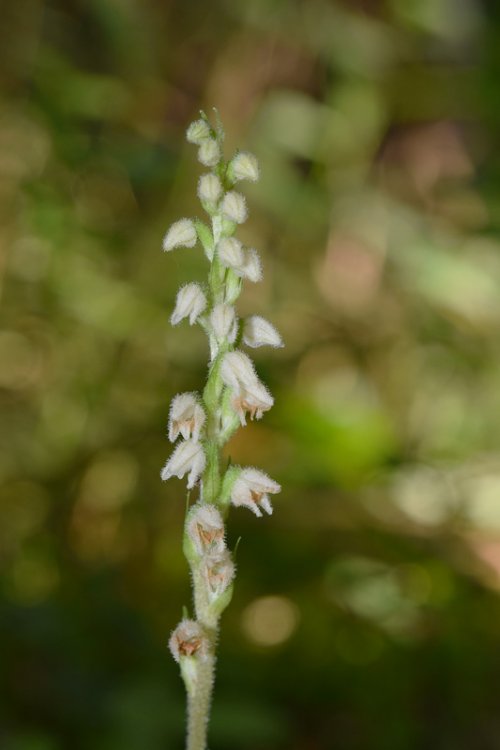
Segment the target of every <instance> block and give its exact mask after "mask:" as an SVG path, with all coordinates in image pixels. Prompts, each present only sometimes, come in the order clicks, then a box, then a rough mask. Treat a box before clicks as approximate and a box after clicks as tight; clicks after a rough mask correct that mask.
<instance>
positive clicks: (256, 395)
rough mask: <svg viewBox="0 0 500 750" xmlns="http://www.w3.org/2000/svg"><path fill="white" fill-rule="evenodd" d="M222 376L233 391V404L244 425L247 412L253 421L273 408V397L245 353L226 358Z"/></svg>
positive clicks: (221, 369)
mask: <svg viewBox="0 0 500 750" xmlns="http://www.w3.org/2000/svg"><path fill="white" fill-rule="evenodd" d="M220 376H221V378H222V381H223V382H224V383H225V385H227V386H228V387H229V388H230V389H231V391H232V399H231V404H232V406H233V409H234V410H235V411H236V413H237V414H238V417H239V419H240V422H241V424H242V425H245V424H246V413H247V412H249V414H250V418H251V419H255V418H256V419H260V418H261V417H262V415H263V414H264V412H266V411H269V409H270V408H271V407H272V406H273V404H274V399H273V397H272V396H271V394H270V393H269V391H268V390H267V388H266V386H265V385H264V384H263V383H261V381H260V380H259V379H258V377H257V375H256V373H255V369H254V366H253V363H252V360H251V359H250V357H247V355H246V354H244V353H243V352H240V351H239V350H236V351H234V352H228V353H227V354H226V355H225V356H224V359H223V360H222V364H221V368H220Z"/></svg>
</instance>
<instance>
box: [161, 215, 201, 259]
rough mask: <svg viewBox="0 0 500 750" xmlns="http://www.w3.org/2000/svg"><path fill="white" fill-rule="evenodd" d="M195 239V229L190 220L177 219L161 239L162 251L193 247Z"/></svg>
mask: <svg viewBox="0 0 500 750" xmlns="http://www.w3.org/2000/svg"><path fill="white" fill-rule="evenodd" d="M197 239H198V237H197V235H196V229H195V226H194V223H193V222H192V221H191V219H179V221H176V222H175V224H172V226H171V227H170V229H169V230H168V232H167V233H166V235H165V237H164V238H163V249H164V250H165V251H166V252H169V251H170V250H173V249H174V247H194V246H195V245H196V240H197Z"/></svg>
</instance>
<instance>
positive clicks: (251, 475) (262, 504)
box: [231, 468, 281, 517]
mask: <svg viewBox="0 0 500 750" xmlns="http://www.w3.org/2000/svg"><path fill="white" fill-rule="evenodd" d="M277 492H281V487H280V485H279V484H278V483H277V482H275V481H274V480H273V479H271V477H269V476H268V475H267V474H265V473H264V472H263V471H259V470H258V469H254V468H247V469H242V470H241V473H240V475H239V476H238V478H237V479H236V481H235V483H234V484H233V488H232V491H231V502H232V504H233V505H235V506H240V505H244V506H245V507H247V508H249V509H250V510H251V511H252V512H253V513H255V515H256V516H259V517H260V516H262V512H261V508H262V509H263V510H265V511H266V513H269V515H271V513H272V512H273V507H272V505H271V501H270V500H269V495H270V494H276V493H277Z"/></svg>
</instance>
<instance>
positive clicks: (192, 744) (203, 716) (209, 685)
mask: <svg viewBox="0 0 500 750" xmlns="http://www.w3.org/2000/svg"><path fill="white" fill-rule="evenodd" d="M214 640H215V639H214ZM214 677H215V653H211V654H210V655H209V656H208V657H207V659H206V660H205V661H204V662H203V663H200V665H199V667H198V677H197V680H196V686H195V687H194V689H193V690H191V691H189V690H188V701H187V703H188V728H187V744H186V750H206V747H207V730H208V719H209V715H210V702H211V700H212V690H213V685H214Z"/></svg>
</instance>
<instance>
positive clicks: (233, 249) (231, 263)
mask: <svg viewBox="0 0 500 750" xmlns="http://www.w3.org/2000/svg"><path fill="white" fill-rule="evenodd" d="M217 253H218V256H219V260H220V262H221V263H222V265H223V266H226V268H232V269H233V270H234V271H236V273H239V274H242V273H243V269H244V267H245V254H244V252H243V245H242V244H241V242H240V241H239V240H237V239H236V237H223V239H221V240H220V242H219V244H218V245H217Z"/></svg>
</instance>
